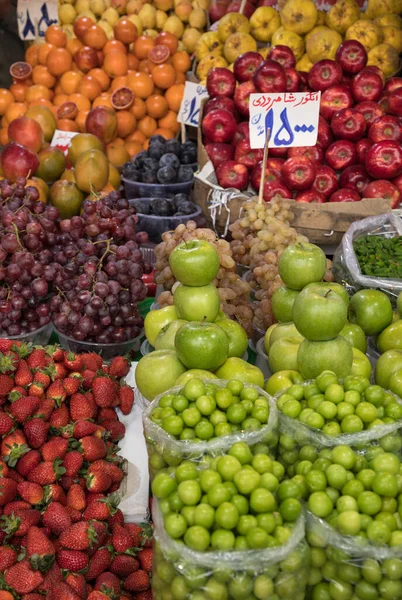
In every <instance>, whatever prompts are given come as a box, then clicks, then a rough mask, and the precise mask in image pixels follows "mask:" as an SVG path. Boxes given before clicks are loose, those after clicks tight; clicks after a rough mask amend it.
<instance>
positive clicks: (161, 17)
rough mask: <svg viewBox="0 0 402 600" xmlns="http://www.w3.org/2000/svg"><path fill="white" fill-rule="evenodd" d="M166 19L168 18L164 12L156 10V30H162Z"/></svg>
mask: <svg viewBox="0 0 402 600" xmlns="http://www.w3.org/2000/svg"><path fill="white" fill-rule="evenodd" d="M167 18H168V17H167V14H166V13H165V11H164V10H157V11H156V29H162V27H163V25H164V23H165V21H166V19H167Z"/></svg>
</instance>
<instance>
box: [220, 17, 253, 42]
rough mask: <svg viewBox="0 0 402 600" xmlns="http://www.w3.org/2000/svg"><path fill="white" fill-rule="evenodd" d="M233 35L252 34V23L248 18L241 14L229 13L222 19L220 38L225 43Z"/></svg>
mask: <svg viewBox="0 0 402 600" xmlns="http://www.w3.org/2000/svg"><path fill="white" fill-rule="evenodd" d="M232 33H250V23H249V20H248V19H247V17H245V16H244V15H241V14H239V13H227V14H226V15H224V16H223V17H222V19H220V21H219V25H218V36H219V39H220V41H221V42H223V43H225V42H226V40H227V39H228V37H229V36H230V35H232Z"/></svg>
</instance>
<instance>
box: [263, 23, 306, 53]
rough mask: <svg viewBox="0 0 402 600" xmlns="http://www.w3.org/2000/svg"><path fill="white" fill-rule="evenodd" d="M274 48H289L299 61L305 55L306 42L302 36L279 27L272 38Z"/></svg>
mask: <svg viewBox="0 0 402 600" xmlns="http://www.w3.org/2000/svg"><path fill="white" fill-rule="evenodd" d="M271 45H272V46H278V45H282V46H288V47H289V48H290V49H291V50H292V51H293V54H294V55H295V57H296V60H299V58H301V57H302V56H303V54H304V41H303V38H302V37H300V35H297V33H293V31H286V30H285V29H284V28H283V27H279V29H277V30H276V31H275V33H274V35H273V36H272V40H271Z"/></svg>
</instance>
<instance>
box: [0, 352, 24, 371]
mask: <svg viewBox="0 0 402 600" xmlns="http://www.w3.org/2000/svg"><path fill="white" fill-rule="evenodd" d="M19 362H20V357H19V356H18V354H16V353H15V352H14V351H13V350H12V349H11V350H9V351H8V352H4V353H1V354H0V373H4V374H8V375H13V377H14V371H15V370H16V369H17V368H18V365H19Z"/></svg>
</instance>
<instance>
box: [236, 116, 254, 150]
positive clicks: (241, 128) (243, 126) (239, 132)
mask: <svg viewBox="0 0 402 600" xmlns="http://www.w3.org/2000/svg"><path fill="white" fill-rule="evenodd" d="M249 139H250V125H249V122H248V121H242V122H241V123H237V127H236V133H235V135H234V138H233V144H234V145H235V146H236V145H237V144H238V143H239V142H240V141H241V140H249Z"/></svg>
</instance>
